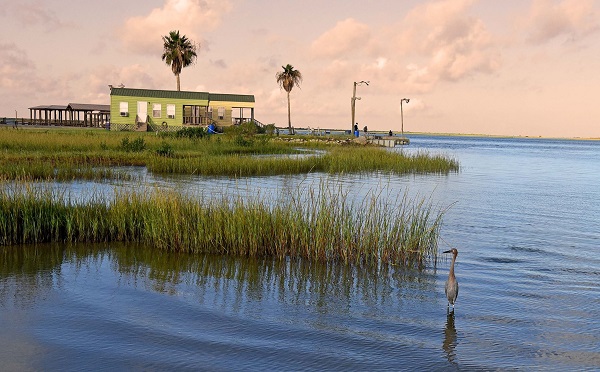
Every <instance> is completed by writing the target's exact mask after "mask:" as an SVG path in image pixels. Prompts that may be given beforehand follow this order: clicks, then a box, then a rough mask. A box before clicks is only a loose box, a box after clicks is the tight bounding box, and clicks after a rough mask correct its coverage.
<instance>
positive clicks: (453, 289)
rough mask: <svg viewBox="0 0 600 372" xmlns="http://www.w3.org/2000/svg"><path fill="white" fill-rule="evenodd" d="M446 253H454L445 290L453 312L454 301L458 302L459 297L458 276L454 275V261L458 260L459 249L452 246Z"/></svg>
mask: <svg viewBox="0 0 600 372" xmlns="http://www.w3.org/2000/svg"><path fill="white" fill-rule="evenodd" d="M444 253H452V263H451V264H450V272H449V273H448V280H446V286H445V287H444V292H446V297H447V298H448V308H450V305H452V312H454V303H455V302H456V297H458V282H457V281H456V276H454V262H456V256H458V250H456V248H452V249H450V250H449V251H445V252H444Z"/></svg>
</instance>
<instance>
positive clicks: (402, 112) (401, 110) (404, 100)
mask: <svg viewBox="0 0 600 372" xmlns="http://www.w3.org/2000/svg"><path fill="white" fill-rule="evenodd" d="M409 101H410V99H409V98H402V99H401V100H400V121H401V123H402V138H404V111H403V109H402V102H406V103H408V102H409Z"/></svg>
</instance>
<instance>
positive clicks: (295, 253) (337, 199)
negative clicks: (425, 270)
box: [0, 183, 443, 266]
mask: <svg viewBox="0 0 600 372" xmlns="http://www.w3.org/2000/svg"><path fill="white" fill-rule="evenodd" d="M442 215H443V211H441V210H434V208H433V206H432V205H431V203H427V202H426V200H408V198H407V197H406V196H405V197H404V198H400V199H398V200H391V201H390V200H384V199H383V198H382V197H381V196H380V195H379V194H376V193H371V194H370V195H368V196H367V197H365V199H364V200H363V201H361V202H356V203H355V202H351V201H350V200H349V198H348V197H347V195H345V194H344V193H342V192H341V191H336V190H331V189H330V188H328V187H327V186H323V185H321V187H320V188H319V190H317V191H314V190H309V191H305V192H302V191H300V190H296V191H294V192H293V193H292V194H285V195H284V194H282V195H281V196H280V197H279V198H278V199H277V200H276V202H274V201H273V200H267V199H260V198H258V197H257V198H253V199H242V198H241V197H226V196H225V197H222V198H220V199H209V198H206V197H202V196H192V195H185V194H181V193H178V192H175V191H165V190H158V189H152V190H148V191H116V192H115V194H114V196H113V197H110V198H109V197H107V196H104V195H101V194H98V195H94V196H93V197H92V198H91V199H89V200H88V201H85V202H81V201H77V200H74V199H73V198H72V197H71V196H69V195H68V194H66V193H65V192H61V191H56V190H50V189H43V188H39V187H35V188H34V187H32V186H31V185H29V184H26V183H16V184H14V183H13V184H11V186H8V185H6V186H5V187H2V188H1V189H0V245H13V244H27V243H36V242H102V241H126V242H141V243H145V244H148V245H152V246H154V247H156V248H157V249H163V250H170V251H179V252H190V253H199V252H202V253H213V254H231V255H236V256H248V257H260V256H275V257H277V258H280V259H284V258H286V257H289V258H303V259H309V260H320V261H342V262H346V263H368V264H377V263H396V264H402V265H411V266H412V265H418V266H423V265H425V264H426V263H427V262H428V260H429V259H432V258H435V256H436V251H437V238H438V234H439V229H440V226H441V222H442Z"/></svg>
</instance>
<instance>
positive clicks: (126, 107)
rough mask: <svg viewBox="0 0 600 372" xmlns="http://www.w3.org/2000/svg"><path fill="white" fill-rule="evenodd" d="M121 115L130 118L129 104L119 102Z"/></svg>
mask: <svg viewBox="0 0 600 372" xmlns="http://www.w3.org/2000/svg"><path fill="white" fill-rule="evenodd" d="M119 113H120V115H121V116H129V102H119Z"/></svg>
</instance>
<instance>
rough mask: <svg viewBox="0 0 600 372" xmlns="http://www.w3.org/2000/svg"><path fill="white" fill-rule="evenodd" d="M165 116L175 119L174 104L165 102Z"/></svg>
mask: <svg viewBox="0 0 600 372" xmlns="http://www.w3.org/2000/svg"><path fill="white" fill-rule="evenodd" d="M167 118H168V119H175V105H173V104H167Z"/></svg>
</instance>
